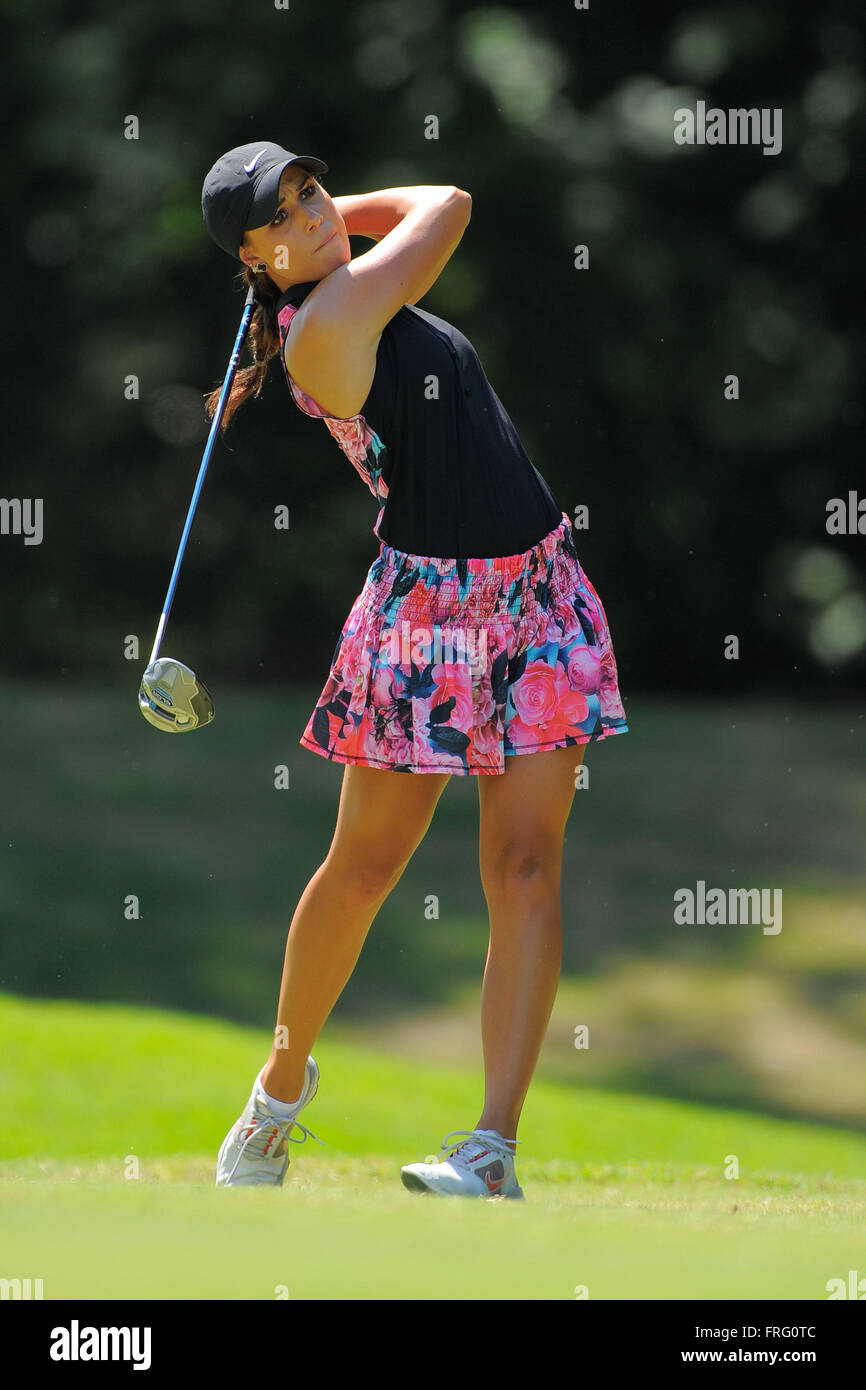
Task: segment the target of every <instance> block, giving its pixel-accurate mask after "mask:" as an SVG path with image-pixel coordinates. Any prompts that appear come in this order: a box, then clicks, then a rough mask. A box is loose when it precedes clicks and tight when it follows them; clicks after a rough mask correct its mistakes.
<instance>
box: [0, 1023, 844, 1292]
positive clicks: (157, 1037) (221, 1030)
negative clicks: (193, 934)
mask: <svg viewBox="0 0 866 1390" xmlns="http://www.w3.org/2000/svg"><path fill="white" fill-rule="evenodd" d="M0 1042H2V1048H0V1058H2V1061H0V1082H2V1086H0V1090H2V1094H3V1097H4V1100H3V1105H4V1115H3V1125H2V1132H3V1152H2V1156H0V1229H2V1232H3V1236H2V1245H0V1254H2V1265H3V1268H2V1270H0V1273H2V1274H3V1275H4V1276H5V1277H7V1278H9V1277H13V1276H18V1277H31V1278H41V1279H42V1280H43V1285H44V1296H45V1298H46V1299H57V1298H88V1299H91V1298H114V1299H118V1298H119V1299H128V1298H154V1299H200V1298H205V1299H263V1298H264V1299H274V1298H281V1297H286V1296H287V1297H289V1298H301V1299H310V1298H324V1299H391V1298H398V1299H479V1298H482V1299H486V1298H502V1299H574V1298H575V1297H576V1293H575V1290H576V1289H580V1288H583V1287H585V1288H586V1290H587V1292H588V1296H589V1298H590V1299H647V1298H650V1299H692V1298H699V1299H731V1300H738V1299H776V1298H780V1299H826V1297H827V1292H826V1284H827V1281H828V1280H829V1279H832V1278H843V1279H844V1278H847V1274H848V1271H849V1269H859V1270H860V1272H861V1273H866V1241H864V1229H866V1224H864V1218H866V1180H864V1178H862V1177H861V1174H862V1173H863V1171H864V1162H866V1136H863V1135H860V1134H856V1133H851V1132H849V1131H845V1130H835V1129H832V1128H829V1127H826V1126H817V1125H805V1124H800V1123H793V1122H788V1121H780V1120H770V1119H764V1118H762V1117H761V1116H758V1115H754V1114H745V1113H742V1112H737V1111H733V1110H719V1109H713V1108H711V1107H707V1106H697V1105H688V1104H683V1103H680V1102H674V1101H666V1100H657V1099H653V1098H644V1097H639V1096H631V1095H624V1094H617V1093H610V1092H604V1091H601V1090H591V1089H588V1088H578V1087H570V1086H566V1085H560V1084H557V1083H553V1082H549V1081H541V1080H538V1081H537V1082H535V1083H534V1084H533V1087H532V1089H531V1091H530V1095H529V1099H528V1101H527V1105H526V1109H525V1112H524V1119H523V1122H522V1124H521V1129H520V1138H521V1145H520V1147H519V1149H518V1159H517V1171H518V1176H519V1178H520V1181H521V1184H522V1186H523V1188H524V1191H525V1193H526V1202H525V1203H514V1202H501V1201H500V1202H497V1201H487V1200H483V1199H482V1200H465V1199H449V1198H437V1197H428V1196H421V1195H418V1194H413V1193H409V1192H407V1191H406V1190H405V1189H404V1188H403V1187H402V1185H401V1183H400V1166H401V1165H402V1164H403V1163H408V1162H411V1161H414V1160H417V1159H423V1158H424V1157H426V1155H427V1154H428V1153H432V1152H435V1151H436V1150H437V1149H438V1147H439V1142H440V1140H441V1138H442V1137H443V1136H444V1134H445V1133H446V1132H447V1131H448V1130H450V1129H458V1128H460V1129H462V1128H469V1127H471V1126H472V1125H473V1124H474V1123H475V1122H476V1120H477V1118H478V1116H477V1114H476V1110H477V1107H478V1101H479V1096H480V1084H481V1078H480V1075H479V1074H478V1073H477V1071H476V1069H474V1068H473V1069H469V1070H465V1069H464V1070H460V1069H458V1068H455V1067H447V1068H446V1067H442V1066H441V1065H437V1064H435V1063H434V1062H431V1063H428V1064H424V1065H421V1064H420V1063H416V1062H415V1061H407V1060H406V1059H403V1058H399V1057H394V1056H390V1055H388V1054H385V1053H381V1052H379V1053H377V1052H375V1051H373V1050H371V1049H366V1048H365V1049H362V1048H360V1047H358V1046H357V1045H356V1044H354V1043H352V1042H350V1041H347V1040H346V1039H344V1038H341V1035H340V1032H339V1030H338V1029H336V1028H333V1027H331V1026H330V1025H329V1027H328V1028H327V1030H326V1032H325V1034H323V1036H322V1038H321V1039H320V1041H319V1045H318V1046H317V1048H316V1052H315V1055H316V1059H317V1061H318V1062H319V1065H320V1068H321V1073H322V1081H321V1085H320V1090H319V1094H318V1095H317V1097H316V1100H315V1101H314V1103H313V1105H312V1106H310V1108H309V1111H308V1112H305V1114H304V1120H305V1123H307V1124H308V1125H310V1127H311V1128H312V1129H313V1132H314V1133H315V1134H317V1135H318V1136H319V1137H320V1138H321V1139H323V1140H324V1141H325V1143H326V1145H327V1148H326V1149H325V1150H323V1149H321V1148H320V1147H319V1145H317V1144H315V1143H313V1142H312V1141H308V1142H307V1143H306V1144H293V1145H292V1149H291V1158H292V1162H291V1166H290V1168H289V1173H288V1176H287V1179H286V1183H285V1185H284V1187H282V1188H276V1189H270V1188H268V1189H217V1188H215V1187H214V1186H213V1181H214V1166H215V1159H216V1151H217V1148H218V1147H219V1143H220V1141H221V1140H222V1138H223V1136H224V1134H225V1131H226V1129H227V1128H228V1126H229V1124H230V1123H231V1121H232V1120H233V1119H235V1118H236V1116H237V1114H239V1113H240V1110H241V1108H242V1105H243V1103H244V1101H245V1100H246V1098H247V1095H248V1093H249V1089H250V1086H251V1084H252V1078H253V1076H254V1075H255V1072H256V1071H257V1069H258V1067H259V1066H260V1065H261V1063H262V1060H263V1058H262V1039H261V1035H260V1034H259V1033H258V1032H257V1031H255V1030H251V1029H245V1028H239V1027H235V1026H231V1025H226V1024H221V1023H219V1022H215V1021H213V1020H209V1019H202V1018H196V1017H191V1016H188V1015H174V1014H169V1013H165V1012H160V1011H156V1010H146V1009H132V1008H125V1007H124V1008H118V1007H113V1006H108V1005H95V1006H94V1005H84V1004H78V1003H65V1002H47V1003H46V1002H43V1001H31V1000H21V999H16V998H13V997H10V996H8V995H7V996H0ZM730 1155H736V1157H737V1159H738V1161H739V1171H740V1176H739V1177H738V1178H735V1179H732V1178H726V1177H725V1165H726V1163H729V1161H730V1160H729V1156H730ZM134 1160H137V1171H138V1176H137V1177H127V1176H126V1174H127V1173H128V1172H132V1171H135V1166H136V1165H135V1162H134Z"/></svg>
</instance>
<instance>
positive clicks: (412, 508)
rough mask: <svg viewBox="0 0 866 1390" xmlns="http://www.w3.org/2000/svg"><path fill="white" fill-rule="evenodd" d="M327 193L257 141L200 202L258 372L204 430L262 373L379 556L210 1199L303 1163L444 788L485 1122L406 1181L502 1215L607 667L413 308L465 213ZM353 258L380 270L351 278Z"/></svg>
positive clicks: (477, 377) (507, 439)
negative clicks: (470, 872) (356, 991)
mask: <svg viewBox="0 0 866 1390" xmlns="http://www.w3.org/2000/svg"><path fill="white" fill-rule="evenodd" d="M326 172H327V165H326V164H324V163H323V162H322V161H321V160H319V159H314V158H313V157H312V156H308V155H295V154H292V153H290V152H289V151H288V150H285V149H282V148H281V147H280V146H278V145H274V144H272V143H270V142H268V141H265V140H262V141H260V142H259V141H254V142H253V143H251V144H248V145H242V146H240V148H238V149H234V150H230V151H229V152H228V153H227V154H225V155H223V156H222V158H221V159H219V160H218V161H217V163H216V164H215V165H214V166H213V168H212V169H211V170H210V172H209V174H208V175H207V178H206V179H205V182H204V188H203V191H202V211H203V215H204V221H205V225H206V227H207V230H208V232H209V233H210V235H211V236H212V237H213V239H214V240H215V241H216V242H217V244H218V245H219V246H221V247H222V248H223V249H224V250H225V251H227V252H228V254H229V255H230V256H232V257H237V258H239V259H240V260H241V261H242V262H243V266H244V269H243V272H242V274H243V278H244V280H245V281H246V283H247V285H250V286H255V289H256V293H257V299H258V305H257V308H256V311H255V315H254V317H253V320H252V323H251V326H250V343H251V347H252V351H253V359H254V360H253V364H252V366H250V367H248V368H247V369H246V370H244V371H242V372H239V373H238V374H237V376H236V378H235V381H234V384H233V388H232V392H231V395H230V397H229V400H228V402H227V405H226V411H225V419H224V425H225V424H227V423H228V421H229V419H230V418H231V416H232V414H233V413H234V411H235V410H236V409H237V407H238V406H239V405H240V404H241V402H242V401H244V400H245V399H246V398H247V397H248V396H250V395H252V394H257V393H258V391H259V390H260V389H261V386H262V383H263V381H264V377H265V374H266V372H267V368H268V362H269V359H270V358H271V357H274V356H277V355H279V358H280V360H281V362H282V364H283V367H284V370H285V373H286V380H287V383H288V386H289V388H290V390H291V392H292V394H293V397H294V400H295V402H296V404H297V405H298V406H299V408H300V409H301V410H302V411H304V412H305V413H306V414H308V415H311V416H315V417H318V418H321V419H323V420H324V422H325V425H326V426H327V428H328V430H329V431H330V432H331V434H332V435H333V436H334V438H335V439H336V441H337V443H338V444H339V446H340V448H341V449H342V450H343V452H344V453H345V454H346V456H347V458H348V459H349V461H350V462H351V463H352V464H353V465H354V467H355V468H356V470H357V471H358V473H359V474H360V476H361V478H362V479H363V481H364V482H365V483H366V485H367V486H368V487H369V489H370V491H371V492H372V494H373V496H374V497H375V498H376V501H377V503H378V505H379V510H378V516H377V518H376V524H375V526H374V528H373V530H374V534H375V535H376V536H377V537H378V539H379V541H380V546H379V554H378V557H377V559H376V560H375V561H374V562H373V564H372V565H371V566H370V569H369V571H368V573H367V576H366V579H365V581H364V586H363V588H362V589H361V592H360V593H359V594H358V597H357V598H356V600H355V603H354V605H353V607H352V610H351V612H350V614H349V616H348V618H347V620H346V623H345V625H344V627H343V629H342V632H341V633H340V637H339V639H338V641H337V645H336V648H335V651H334V656H333V659H332V662H331V669H330V674H329V676H328V680H327V683H326V685H325V688H324V689H323V691H322V693H321V695H320V697H319V700H318V702H317V704H316V707H315V709H314V710H313V712H312V714H311V716H310V719H309V722H308V723H307V726H306V728H305V729H304V732H303V734H302V735H301V739H300V742H301V744H302V745H303V747H305V748H309V749H311V750H312V751H313V752H314V753H319V754H321V756H322V757H325V758H329V759H331V760H332V761H333V762H337V763H343V764H344V772H343V784H342V790H341V795H340V804H339V810H338V814H337V822H336V827H335V830H334V837H333V841H332V843H331V846H330V849H329V851H328V854H327V857H326V859H325V860H324V862H323V863H322V864H321V865H320V866H319V868H318V869H317V870H316V872H315V873H314V874H313V876H312V878H311V879H310V881H309V883H308V884H307V887H306V888H305V889H304V892H303V894H302V895H301V898H300V901H299V903H298V906H297V909H296V911H295V914H294V917H293V918H292V922H291V926H290V929H289V934H288V941H287V945H286V954H285V964H284V969H283V977H282V985H281V989H280V996H279V1005H278V1010H277V1026H276V1028H275V1030H274V1044H273V1047H272V1049H271V1054H270V1057H269V1058H268V1060H267V1061H266V1063H265V1065H264V1066H263V1067H262V1070H261V1071H260V1072H259V1074H258V1076H257V1077H256V1079H255V1082H254V1084H253V1089H252V1094H251V1096H250V1098H249V1101H248V1102H247V1105H246V1108H245V1109H244V1111H243V1114H242V1115H241V1116H240V1118H239V1119H238V1120H237V1121H236V1122H235V1124H233V1125H232V1127H231V1129H230V1131H229V1133H228V1134H227V1135H226V1138H225V1140H224V1141H223V1144H222V1147H221V1148H220V1152H219V1159H218V1163H217V1176H216V1181H217V1184H218V1185H225V1186H237V1185H250V1184H259V1183H269V1184H273V1185H275V1186H279V1185H280V1184H281V1183H282V1182H283V1179H284V1177H285V1174H286V1171H287V1169H288V1166H289V1143H288V1141H290V1140H295V1141H296V1142H304V1141H305V1140H306V1138H307V1136H308V1135H310V1136H311V1137H312V1138H313V1139H316V1138H317V1136H316V1135H314V1134H312V1131H311V1130H309V1129H307V1128H306V1127H305V1126H304V1125H303V1124H301V1123H300V1122H299V1120H298V1116H299V1115H300V1113H301V1111H302V1110H304V1109H305V1108H306V1106H307V1105H309V1103H310V1101H311V1100H312V1099H313V1097H314V1096H315V1094H316V1090H317V1087H318V1083H319V1069H318V1067H317V1065H316V1063H315V1061H314V1060H313V1058H312V1057H311V1056H310V1055H309V1054H310V1049H311V1048H312V1046H313V1044H314V1042H315V1040H316V1038H317V1037H318V1035H319V1032H320V1030H321V1028H322V1026H323V1024H324V1023H325V1020H326V1019H327V1018H328V1015H329V1014H330V1012H331V1010H332V1008H333V1007H334V1004H335V1002H336V1000H337V999H338V997H339V995H340V993H341V992H342V990H343V988H344V987H345V985H346V983H347V981H348V980H349V978H350V976H351V974H352V971H353V969H354V967H355V964H356V962H357V960H358V956H359V954H360V951H361V947H362V946H363V943H364V940H365V938H366V935H367V933H368V931H369V930H370V926H371V924H372V922H373V920H374V918H375V916H376V913H377V912H378V910H379V908H380V907H381V905H382V903H383V902H384V901H385V898H386V897H387V896H388V894H389V893H390V892H391V890H392V889H393V887H394V885H395V884H396V883H397V882H398V880H399V879H400V876H401V875H402V873H403V870H404V869H405V868H406V865H407V864H408V862H409V860H410V859H411V857H412V855H413V853H414V851H415V849H416V848H417V846H418V844H419V843H420V841H421V839H422V838H423V836H424V834H425V833H426V831H427V829H428V828H429V825H430V822H431V820H432V818H433V812H434V810H435V808H436V803H437V802H438V800H439V797H440V796H441V795H442V792H443V791H444V789H445V785H446V783H447V782H448V780H449V778H450V777H451V776H452V775H453V774H455V773H456V774H458V775H461V776H466V775H474V776H477V778H478V800H479V812H480V835H479V862H480V870H481V882H482V886H483V889H484V895H485V898H486V900H487V906H488V909H489V913H490V941H489V949H488V953H487V962H486V966H485V971H484V983H483V991H482V1006H481V1030H482V1041H483V1052H484V1075H485V1084H484V1104H483V1106H482V1109H481V1114H480V1115H479V1116H478V1121H477V1124H476V1126H475V1128H474V1129H471V1130H463V1129H461V1130H452V1131H450V1132H449V1134H447V1135H446V1136H445V1139H444V1140H443V1142H442V1144H441V1146H440V1155H441V1156H440V1157H439V1158H438V1159H437V1160H436V1161H434V1162H424V1163H409V1164H407V1165H406V1166H405V1167H404V1168H403V1169H402V1179H403V1183H404V1184H405V1186H406V1187H408V1188H410V1189H411V1190H413V1191H418V1192H437V1193H444V1194H448V1195H455V1196H469V1197H475V1196H481V1197H489V1196H494V1197H497V1198H498V1197H518V1198H519V1197H522V1196H523V1192H522V1190H521V1188H520V1186H519V1184H518V1181H517V1176H516V1173H515V1168H514V1152H515V1147H516V1144H517V1128H518V1123H519V1120H520V1114H521V1110H522V1108H523V1104H524V1100H525V1098H526V1094H527V1091H528V1089H529V1084H530V1081H531V1080H532V1075H533V1072H534V1070H535V1066H536V1063H537V1060H538V1055H539V1052H540V1050H541V1045H542V1042H543V1040H544V1035H545V1032H546V1029H547V1024H548V1021H549V1018H550V1012H551V1009H552V1007H553V1002H554V998H555V996H556V989H557V984H558V978H559V970H560V964H561V949H562V911H561V905H560V875H561V867H562V850H563V836H564V833H565V824H566V820H567V818H568V814H569V811H570V809H571V804H572V799H573V797H574V790H575V773H576V770H577V767H578V765H579V764H580V762H581V760H582V758H583V753H584V748H585V745H586V744H587V743H592V742H595V741H598V740H600V739H603V738H608V737H609V736H610V735H612V734H619V733H625V732H627V730H628V725H627V723H626V718H625V710H624V708H623V705H622V702H621V699H620V695H619V689H618V684H617V669H616V661H615V658H614V651H613V644H612V641H611V635H610V631H609V628H608V623H607V618H606V615H605V611H604V608H603V607H602V603H601V600H600V599H599V596H598V594H597V593H596V591H595V589H594V588H593V586H592V584H591V583H590V581H589V579H588V577H587V575H586V574H585V573H584V571H583V569H582V567H581V565H580V562H579V561H578V558H577V554H576V551H575V543H574V536H573V533H572V528H571V522H570V519H569V516H568V514H567V513H566V512H564V511H562V509H561V508H560V506H559V505H558V503H557V502H556V500H555V498H554V497H553V495H552V493H551V491H550V488H549V487H548V486H547V484H546V482H545V481H544V479H543V478H542V477H541V475H540V474H539V472H538V471H537V469H536V468H534V467H533V465H532V463H531V461H530V459H529V458H528V456H527V454H526V452H525V451H524V449H523V446H522V445H521V443H520V440H519V438H518V436H517V433H516V431H515V429H514V426H513V424H512V422H511V420H510V419H509V417H508V415H507V413H506V411H505V409H504V407H503V406H502V403H501V402H500V400H499V398H498V396H497V395H496V393H495V391H494V390H493V388H492V386H491V385H490V383H489V382H488V380H487V377H486V375H485V373H484V369H483V367H482V365H481V363H480V361H479V359H478V356H477V355H476V353H475V350H474V349H473V347H472V344H471V343H470V342H469V341H468V340H467V339H466V338H465V337H464V336H463V334H462V333H461V332H460V331H459V329H457V328H455V327H454V326H453V325H452V324H450V323H447V322H446V321H445V320H444V319H440V318H437V317H436V316H435V314H430V313H426V312H425V311H424V310H423V309H418V308H416V307H415V305H416V303H417V301H418V300H419V299H420V298H421V297H422V296H423V295H424V294H425V293H426V292H427V290H429V289H430V287H431V285H433V284H434V283H435V281H436V279H437V277H438V276H439V273H440V272H441V270H442V268H443V266H445V264H446V263H447V262H448V260H449V258H450V257H451V255H452V254H453V252H454V250H455V248H456V246H457V245H458V243H459V241H460V239H461V237H462V236H463V233H464V232H465V230H466V227H467V225H468V222H469V218H470V215H471V209H472V199H471V197H470V196H469V194H468V193H465V192H464V191H463V190H462V189H459V188H454V187H451V186H441V185H432V186H426V185H425V186H420V187H413V188H391V189H386V190H384V191H383V192H378V193H364V194H360V195H357V196H347V197H339V198H331V197H330V196H329V194H328V193H327V192H326V190H325V189H324V187H323V186H322V184H321V182H320V181H319V180H318V179H317V178H316V177H315V176H316V174H322V173H326ZM350 232H351V233H359V234H361V235H364V236H369V237H371V238H372V239H374V240H375V241H376V242H377V245H375V246H373V247H371V248H370V249H369V250H367V251H366V252H365V253H364V254H363V255H360V256H356V257H355V258H354V259H353V258H352V252H351V249H350V245H349V233H350ZM218 395H219V392H214V393H213V395H212V396H211V397H209V398H208V405H209V409H210V410H211V413H213V409H214V408H215V406H216V400H217V397H218ZM530 755H532V756H530ZM412 773H416V774H422V775H419V776H411V775H409V776H407V774H412ZM292 1130H297V1131H300V1135H301V1137H298V1136H297V1135H296V1134H294V1133H292V1132H291V1131H292ZM449 1140H450V1141H452V1142H450V1143H449ZM319 1142H321V1141H320V1140H319ZM446 1155H447V1157H446Z"/></svg>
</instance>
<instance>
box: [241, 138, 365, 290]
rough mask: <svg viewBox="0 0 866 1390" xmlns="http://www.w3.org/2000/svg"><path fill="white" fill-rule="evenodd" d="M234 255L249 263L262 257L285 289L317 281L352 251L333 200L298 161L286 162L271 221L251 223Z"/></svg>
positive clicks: (344, 260)
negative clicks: (305, 282)
mask: <svg viewBox="0 0 866 1390" xmlns="http://www.w3.org/2000/svg"><path fill="white" fill-rule="evenodd" d="M328 237H330V240H329V241H328V243H327V245H323V242H324V241H325V240H326V238H328ZM238 255H239V256H240V258H241V260H242V261H244V262H245V264H246V265H249V266H255V265H261V263H262V262H264V263H265V265H266V266H267V272H266V273H267V274H268V275H269V276H270V278H271V279H272V280H273V282H274V284H275V285H276V286H277V287H278V288H279V289H281V290H287V289H288V288H289V286H290V285H299V284H301V283H302V282H303V281H305V280H321V279H322V277H323V276H324V275H328V274H330V272H331V271H332V270H335V269H336V268H337V266H339V265H345V263H346V261H350V260H351V259H352V250H351V247H350V245H349V234H348V232H347V231H346V224H345V222H344V221H343V218H342V217H341V215H340V213H339V212H338V211H337V209H336V207H335V206H334V202H333V199H331V198H330V197H329V196H328V194H327V193H326V192H325V190H324V188H323V187H322V185H321V184H320V183H317V182H316V180H315V178H314V177H313V175H312V174H309V173H308V172H307V170H306V169H304V168H302V167H301V165H300V164H287V165H286V167H285V169H284V170H283V173H282V177H281V179H280V202H279V206H278V208H277V211H276V214H275V216H274V219H273V221H272V222H269V223H267V224H266V225H265V226H264V227H253V228H251V229H250V230H249V231H248V232H247V233H246V234H245V236H244V240H243V245H242V246H241V248H240V250H239V252H238Z"/></svg>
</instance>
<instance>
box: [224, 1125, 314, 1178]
mask: <svg viewBox="0 0 866 1390" xmlns="http://www.w3.org/2000/svg"><path fill="white" fill-rule="evenodd" d="M250 1125H253V1126H254V1128H253V1129H252V1130H251V1132H250V1133H249V1134H248V1135H247V1137H246V1139H244V1141H243V1143H242V1144H241V1145H240V1148H239V1149H238V1156H237V1158H236V1159H235V1162H234V1165H233V1167H232V1176H233V1175H234V1173H235V1171H236V1169H237V1166H238V1164H239V1163H240V1161H241V1159H242V1158H251V1157H252V1158H264V1156H265V1149H266V1147H267V1143H266V1140H268V1139H269V1137H272V1135H273V1131H274V1129H278V1130H279V1132H280V1134H281V1135H282V1136H283V1139H284V1140H286V1139H288V1140H291V1142H292V1143H294V1144H305V1143H306V1142H307V1139H308V1138H310V1139H315V1141H316V1143H317V1144H321V1145H322V1147H323V1148H324V1146H325V1141H324V1139H320V1138H319V1136H318V1135H317V1134H314V1133H313V1131H312V1130H311V1129H308V1128H307V1126H306V1125H303V1124H301V1122H300V1120H293V1119H291V1118H290V1119H281V1118H279V1117H278V1116H276V1115H271V1114H270V1113H268V1114H267V1115H261V1114H258V1113H255V1114H253V1115H252V1116H251V1117H250V1118H249V1119H247V1118H246V1117H245V1118H244V1119H243V1120H242V1121H241V1122H240V1125H239V1128H241V1129H248V1128H249V1127H250ZM291 1129H300V1130H302V1131H303V1136H304V1137H303V1139H298V1138H296V1136H295V1135H294V1134H291V1133H290V1132H289V1131H290V1130H291ZM279 1147H280V1148H281V1147H282V1145H280V1146H279ZM276 1154H277V1151H276V1150H275V1151H274V1157H276Z"/></svg>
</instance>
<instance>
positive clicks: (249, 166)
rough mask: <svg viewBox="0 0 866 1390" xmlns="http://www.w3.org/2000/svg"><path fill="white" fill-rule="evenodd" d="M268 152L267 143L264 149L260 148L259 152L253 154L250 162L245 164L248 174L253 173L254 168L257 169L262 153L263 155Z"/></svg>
mask: <svg viewBox="0 0 866 1390" xmlns="http://www.w3.org/2000/svg"><path fill="white" fill-rule="evenodd" d="M266 153H267V145H266V146H265V148H264V149H263V150H259V152H258V154H254V155H253V157H252V159H251V160H250V162H249V164H245V165H244V169H245V170H246V172H247V173H248V174H251V173H252V172H253V170H254V169H255V167H256V165H257V164H258V162H259V160H260V159H261V157H262V155H263V154H266Z"/></svg>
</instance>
